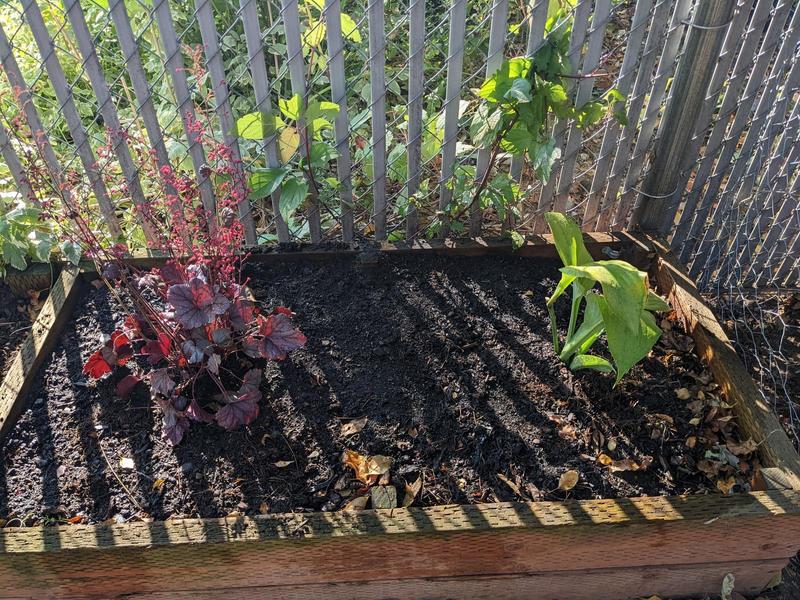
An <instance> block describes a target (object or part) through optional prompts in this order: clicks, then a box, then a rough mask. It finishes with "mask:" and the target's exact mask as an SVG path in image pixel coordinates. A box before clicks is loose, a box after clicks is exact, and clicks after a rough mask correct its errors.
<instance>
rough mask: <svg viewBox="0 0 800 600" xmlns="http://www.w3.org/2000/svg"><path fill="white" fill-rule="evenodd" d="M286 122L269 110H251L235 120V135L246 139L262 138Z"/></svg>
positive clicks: (283, 125)
mask: <svg viewBox="0 0 800 600" xmlns="http://www.w3.org/2000/svg"><path fill="white" fill-rule="evenodd" d="M285 126H286V123H284V122H283V120H282V119H281V118H280V117H279V116H278V115H276V114H274V113H272V112H270V111H262V112H252V113H247V114H246V115H244V116H242V117H240V118H239V119H237V121H236V131H235V133H236V135H238V136H239V137H241V138H244V139H246V140H263V139H264V138H266V137H269V136H271V135H274V134H275V132H276V131H277V130H278V129H280V128H282V127H285Z"/></svg>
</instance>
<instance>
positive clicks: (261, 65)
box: [239, 0, 289, 243]
mask: <svg viewBox="0 0 800 600" xmlns="http://www.w3.org/2000/svg"><path fill="white" fill-rule="evenodd" d="M239 6H240V7H241V19H242V27H243V28H244V38H245V43H246V45H247V62H248V64H249V65H250V75H251V77H252V78H253V92H255V96H256V110H257V111H261V112H263V113H265V114H271V113H272V102H271V100H270V97H269V90H270V85H269V77H268V75H267V64H266V61H265V58H264V46H263V45H262V43H261V26H260V25H259V23H260V21H259V18H258V7H257V4H256V0H239ZM264 133H265V138H264V142H263V146H264V154H265V156H266V161H267V166H268V167H270V168H272V169H277V168H278V167H280V160H279V159H278V144H277V141H276V138H277V135H276V134H274V133H272V134H271V133H269V132H268V131H265V132H264ZM271 200H272V217H273V219H275V232H276V233H277V235H278V241H279V242H281V243H286V242H288V241H289V228H288V227H287V226H286V221H285V220H284V218H283V216H282V215H281V192H280V190H279V189H278V190H275V191H274V192H273V193H272V197H271Z"/></svg>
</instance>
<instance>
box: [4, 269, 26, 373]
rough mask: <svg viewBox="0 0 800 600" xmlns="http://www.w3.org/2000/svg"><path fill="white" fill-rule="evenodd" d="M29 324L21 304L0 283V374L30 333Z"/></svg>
mask: <svg viewBox="0 0 800 600" xmlns="http://www.w3.org/2000/svg"><path fill="white" fill-rule="evenodd" d="M30 324H31V321H30V317H29V315H28V313H27V311H25V310H24V306H23V304H22V302H20V301H19V299H18V298H17V297H16V296H14V294H12V293H11V290H10V289H9V288H8V286H7V285H6V284H5V283H3V282H2V281H0V374H5V372H6V368H7V367H8V366H9V365H10V364H11V361H12V359H13V358H14V353H15V352H16V350H17V348H19V346H20V344H22V341H23V340H24V339H25V336H26V335H28V332H29V331H30ZM1 376H2V375H0V377H1Z"/></svg>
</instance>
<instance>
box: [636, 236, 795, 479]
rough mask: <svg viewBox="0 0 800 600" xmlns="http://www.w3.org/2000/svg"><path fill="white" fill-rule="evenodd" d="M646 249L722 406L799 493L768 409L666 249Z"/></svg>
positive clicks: (791, 461)
mask: <svg viewBox="0 0 800 600" xmlns="http://www.w3.org/2000/svg"><path fill="white" fill-rule="evenodd" d="M652 246H653V248H654V249H655V251H656V252H657V253H658V257H659V261H658V264H657V265H656V276H657V278H658V284H659V288H660V291H661V293H662V294H665V295H666V296H667V300H668V301H669V303H670V305H671V306H672V308H673V309H674V310H675V311H676V312H677V313H678V317H679V319H680V320H681V321H682V322H683V325H684V327H685V328H686V330H687V331H688V332H689V333H690V335H691V336H692V338H693V339H694V341H695V345H696V352H697V354H698V355H699V356H700V358H701V359H702V360H703V361H704V362H705V363H706V364H708V366H709V368H710V369H711V372H712V373H713V375H714V380H715V381H716V382H717V383H718V384H719V386H720V388H721V390H722V392H723V394H725V396H726V398H727V400H728V402H729V403H731V404H733V405H734V411H735V412H736V416H737V419H738V423H739V426H740V428H741V429H742V431H743V432H744V434H745V436H748V437H752V438H753V439H754V440H755V441H756V442H757V443H758V444H759V451H760V455H761V458H762V460H763V461H764V465H765V466H766V467H774V468H776V469H779V470H780V471H781V472H782V474H783V479H784V481H785V483H786V485H788V486H789V487H791V488H792V489H795V490H800V456H799V455H798V454H797V451H796V450H795V449H794V446H793V445H792V442H791V440H790V439H789V437H788V436H787V435H786V432H785V431H784V430H783V427H782V426H781V424H780V422H779V421H778V418H777V417H776V416H775V413H774V412H773V411H772V407H771V406H770V405H769V404H768V403H767V402H766V401H765V400H764V398H763V396H762V395H761V393H760V392H759V391H758V388H757V387H756V384H755V382H754V381H753V379H752V377H750V374H749V373H748V372H747V369H746V368H745V366H744V365H743V364H742V361H741V360H740V359H739V357H738V356H737V355H736V351H735V350H734V348H733V344H732V343H731V341H730V339H728V336H727V334H726V333H725V331H724V330H723V328H722V325H720V324H719V322H718V321H717V319H716V317H715V316H714V313H713V312H712V311H711V309H710V308H709V307H708V305H707V304H706V303H705V301H704V300H703V298H702V297H701V296H700V293H699V292H698V291H697V288H695V286H694V283H693V281H692V279H691V277H690V276H689V275H688V274H687V273H686V270H685V269H684V268H683V267H682V266H681V265H680V264H679V263H678V261H677V259H676V258H675V257H674V256H673V255H672V253H671V252H670V251H669V247H668V246H667V245H666V244H665V243H661V242H657V241H653V242H652ZM773 472H774V471H773Z"/></svg>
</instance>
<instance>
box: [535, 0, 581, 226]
mask: <svg viewBox="0 0 800 600" xmlns="http://www.w3.org/2000/svg"><path fill="white" fill-rule="evenodd" d="M591 5H592V3H591V2H590V1H589V0H581V1H579V2H578V4H577V5H576V6H575V11H574V14H573V16H572V23H571V25H572V31H571V32H570V36H569V50H568V52H567V59H568V60H569V64H570V71H571V72H572V73H576V72H577V71H578V67H579V66H580V64H581V55H582V54H583V44H584V42H585V40H586V33H587V30H588V29H589V16H590V15H591V8H592V6H591ZM562 26H563V25H562ZM566 87H567V94H568V95H570V96H573V100H574V99H575V94H576V93H577V90H576V89H575V88H576V86H575V82H574V80H568V82H567V85H566ZM566 133H567V119H556V124H555V127H554V131H553V138H554V139H555V145H556V148H558V149H559V152H560V153H561V158H559V159H557V160H556V161H555V163H554V164H553V170H552V173H551V174H550V178H549V179H548V180H547V181H546V182H545V183H544V185H543V186H542V189H541V191H540V192H539V198H538V200H537V203H536V216H535V218H534V220H533V230H534V232H536V233H541V232H542V231H544V230H545V229H547V226H546V224H545V221H544V213H545V212H547V211H548V210H550V209H551V208H552V207H553V201H554V195H555V190H556V180H557V179H558V177H557V175H556V174H557V173H558V172H559V171H560V170H561V165H562V164H563V163H564V158H565V156H564V144H565V141H566Z"/></svg>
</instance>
